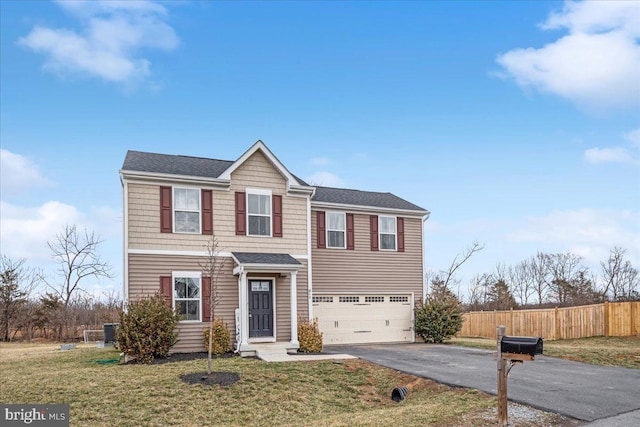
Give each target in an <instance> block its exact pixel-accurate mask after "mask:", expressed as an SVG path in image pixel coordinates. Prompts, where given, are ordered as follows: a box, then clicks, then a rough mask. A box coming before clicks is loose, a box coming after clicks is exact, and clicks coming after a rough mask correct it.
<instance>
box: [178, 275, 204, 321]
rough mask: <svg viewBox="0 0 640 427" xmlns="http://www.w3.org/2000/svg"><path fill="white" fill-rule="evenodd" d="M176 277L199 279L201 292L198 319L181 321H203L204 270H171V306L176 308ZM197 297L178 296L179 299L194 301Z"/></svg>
mask: <svg viewBox="0 0 640 427" xmlns="http://www.w3.org/2000/svg"><path fill="white" fill-rule="evenodd" d="M176 278H179V279H199V280H200V292H198V294H199V297H198V301H199V308H198V320H180V323H202V272H201V271H172V272H171V307H172V308H173V311H175V310H176ZM193 300H195V298H178V301H193Z"/></svg>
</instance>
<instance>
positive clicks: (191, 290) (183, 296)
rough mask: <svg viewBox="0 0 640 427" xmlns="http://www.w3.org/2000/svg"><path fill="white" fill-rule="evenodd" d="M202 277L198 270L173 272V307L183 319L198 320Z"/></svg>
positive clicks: (200, 305)
mask: <svg viewBox="0 0 640 427" xmlns="http://www.w3.org/2000/svg"><path fill="white" fill-rule="evenodd" d="M201 286H202V277H201V275H200V273H199V272H190V271H176V272H174V273H173V307H174V309H175V310H176V311H177V312H178V314H179V315H180V316H181V317H182V320H183V321H192V322H200V319H201V317H200V313H201V312H202V310H201V307H202V292H201Z"/></svg>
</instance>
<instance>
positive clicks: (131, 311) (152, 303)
mask: <svg viewBox="0 0 640 427" xmlns="http://www.w3.org/2000/svg"><path fill="white" fill-rule="evenodd" d="M179 320H180V318H179V316H178V315H177V314H176V313H174V312H173V310H171V307H168V306H167V304H166V303H165V299H164V297H163V296H162V295H159V294H156V295H154V296H152V297H147V298H143V299H140V300H137V301H132V302H130V303H129V306H128V309H127V311H126V312H125V311H121V312H120V327H119V328H118V330H117V332H116V340H117V341H118V346H119V347H120V349H122V351H123V352H124V354H126V355H127V356H129V357H132V358H134V359H135V360H136V362H138V363H150V362H151V361H152V360H153V359H154V358H164V357H167V354H168V353H169V350H170V349H171V347H173V346H174V344H175V343H176V342H177V341H178V338H177V332H176V330H175V328H176V325H177V323H178V321H179Z"/></svg>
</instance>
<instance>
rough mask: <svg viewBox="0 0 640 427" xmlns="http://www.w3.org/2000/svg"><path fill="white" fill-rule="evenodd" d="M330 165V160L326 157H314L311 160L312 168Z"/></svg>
mask: <svg viewBox="0 0 640 427" xmlns="http://www.w3.org/2000/svg"><path fill="white" fill-rule="evenodd" d="M329 163H331V159H330V158H328V157H314V158H313V159H311V164H312V165H314V166H327V165H328V164H329Z"/></svg>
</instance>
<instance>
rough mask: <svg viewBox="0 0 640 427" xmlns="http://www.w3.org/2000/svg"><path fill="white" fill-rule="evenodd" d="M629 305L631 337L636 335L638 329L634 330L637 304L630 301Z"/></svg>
mask: <svg viewBox="0 0 640 427" xmlns="http://www.w3.org/2000/svg"><path fill="white" fill-rule="evenodd" d="M629 304H631V310H630V311H631V335H637V333H638V329H637V328H636V316H637V315H636V314H635V311H636V304H638V303H637V302H633V301H631V302H630V303H629Z"/></svg>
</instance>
